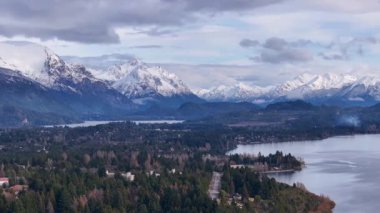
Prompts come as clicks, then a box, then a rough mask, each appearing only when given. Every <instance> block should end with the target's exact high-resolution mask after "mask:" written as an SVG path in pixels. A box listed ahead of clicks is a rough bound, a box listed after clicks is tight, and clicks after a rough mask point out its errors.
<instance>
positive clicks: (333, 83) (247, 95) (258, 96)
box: [197, 73, 380, 106]
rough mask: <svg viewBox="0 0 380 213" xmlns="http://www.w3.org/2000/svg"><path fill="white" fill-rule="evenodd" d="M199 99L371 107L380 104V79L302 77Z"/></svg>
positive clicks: (237, 87)
mask: <svg viewBox="0 0 380 213" xmlns="http://www.w3.org/2000/svg"><path fill="white" fill-rule="evenodd" d="M197 94H198V95H199V96H200V97H202V98H204V99H206V100H209V101H234V102H239V101H251V102H254V103H264V104H265V103H271V102H277V101H283V100H294V99H302V100H305V101H309V102H312V103H317V104H322V103H324V104H338V105H345V106H350V105H370V104H374V103H376V102H378V101H380V78H379V77H374V76H366V77H360V76H357V75H353V74H332V73H327V74H321V75H316V74H307V73H305V74H302V75H299V76H297V77H295V78H294V79H292V80H289V81H286V82H284V83H282V84H279V85H277V86H273V87H268V88H262V87H254V88H252V87H247V86H242V85H239V84H238V85H235V86H230V87H229V86H220V87H217V88H212V89H210V90H200V91H198V93H197Z"/></svg>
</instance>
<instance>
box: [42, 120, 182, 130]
mask: <svg viewBox="0 0 380 213" xmlns="http://www.w3.org/2000/svg"><path fill="white" fill-rule="evenodd" d="M114 122H116V123H117V122H124V121H84V122H83V123H73V124H60V125H47V126H44V127H46V128H51V127H69V128H76V127H89V126H97V125H101V124H108V123H114ZM132 122H134V123H136V124H165V123H166V124H176V123H183V122H184V121H183V120H136V121H132Z"/></svg>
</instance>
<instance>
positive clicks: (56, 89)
mask: <svg viewBox="0 0 380 213" xmlns="http://www.w3.org/2000/svg"><path fill="white" fill-rule="evenodd" d="M0 82H1V85H0V87H1V93H0V123H7V124H15V125H16V124H19V123H28V122H33V124H44V123H62V122H71V121H75V120H83V119H84V120H86V119H121V118H124V117H125V116H127V115H133V114H134V113H136V112H139V111H144V110H146V109H149V108H152V107H164V108H178V107H179V106H180V105H182V104H183V103H185V102H195V103H200V102H204V101H203V100H202V99H200V98H198V97H197V96H196V95H194V94H193V93H192V92H191V91H190V89H189V88H188V87H187V86H186V85H185V84H184V83H183V82H182V81H181V80H180V79H179V78H178V77H177V76H175V75H174V74H172V73H169V72H167V71H165V70H164V69H163V68H161V67H158V66H154V67H153V66H149V65H146V64H145V63H143V62H141V61H139V60H132V61H128V62H125V64H119V65H113V66H111V67H109V68H108V69H106V70H102V71H99V70H93V69H88V68H86V67H84V66H82V65H77V64H71V63H67V62H66V61H64V60H63V59H62V58H61V57H59V56H58V55H57V54H55V53H54V52H52V51H51V50H49V49H48V48H46V47H43V46H40V45H37V44H33V43H28V42H2V43H0ZM46 115H50V116H46ZM31 117H33V118H35V119H33V121H31V120H30V118H31ZM5 118H7V119H6V120H5ZM28 118H29V119H28Z"/></svg>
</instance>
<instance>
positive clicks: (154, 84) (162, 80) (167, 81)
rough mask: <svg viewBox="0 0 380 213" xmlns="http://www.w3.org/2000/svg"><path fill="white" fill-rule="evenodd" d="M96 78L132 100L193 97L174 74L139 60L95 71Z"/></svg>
mask: <svg viewBox="0 0 380 213" xmlns="http://www.w3.org/2000/svg"><path fill="white" fill-rule="evenodd" d="M93 74H94V76H96V77H97V78H99V79H103V80H105V81H108V82H109V84H110V85H111V86H112V87H113V88H114V89H116V90H117V91H119V92H120V93H122V94H123V95H125V96H127V97H128V98H130V99H144V98H156V97H167V98H171V97H175V96H192V97H195V96H194V94H193V93H192V92H191V90H190V89H189V88H188V87H187V86H186V85H185V84H184V83H183V82H182V81H181V80H180V79H179V78H178V77H177V76H176V75H175V74H173V73H169V72H168V71H166V70H165V69H163V68H162V67H160V66H149V65H147V64H145V63H143V62H142V61H140V60H138V59H133V60H131V61H129V62H127V63H124V64H120V65H114V66H111V67H109V68H108V69H106V70H105V71H99V70H93Z"/></svg>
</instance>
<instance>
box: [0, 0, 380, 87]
mask: <svg viewBox="0 0 380 213" xmlns="http://www.w3.org/2000/svg"><path fill="white" fill-rule="evenodd" d="M379 34H380V2H379V0H360V1H359V0H334V1H331V0H307V1H306V0H39V1H30V0H2V1H0V40H2V41H9V40H13V41H20V40H22V41H31V42H35V43H39V44H42V45H45V46H47V47H49V48H50V49H52V50H53V51H55V52H56V53H58V54H59V55H62V56H77V57H92V58H95V59H96V58H97V57H98V58H99V59H102V58H104V56H107V55H108V56H110V55H117V56H119V58H121V59H126V58H129V57H138V58H140V59H142V60H143V61H145V62H147V63H154V64H160V65H162V66H164V67H165V68H167V69H168V70H169V71H171V72H174V73H176V74H177V75H178V76H179V77H180V78H182V79H183V81H185V83H187V84H188V85H189V86H190V87H192V88H195V89H200V88H208V87H212V86H218V85H221V84H227V85H233V84H236V83H238V82H243V83H245V84H248V85H258V86H267V85H272V84H277V83H279V82H282V81H284V80H288V79H290V78H292V77H295V76H297V75H299V74H301V73H305V72H308V73H326V72H334V73H359V74H363V75H364V74H366V73H376V74H377V73H380V70H379V67H380V60H378V58H379V56H380V35H379Z"/></svg>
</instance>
